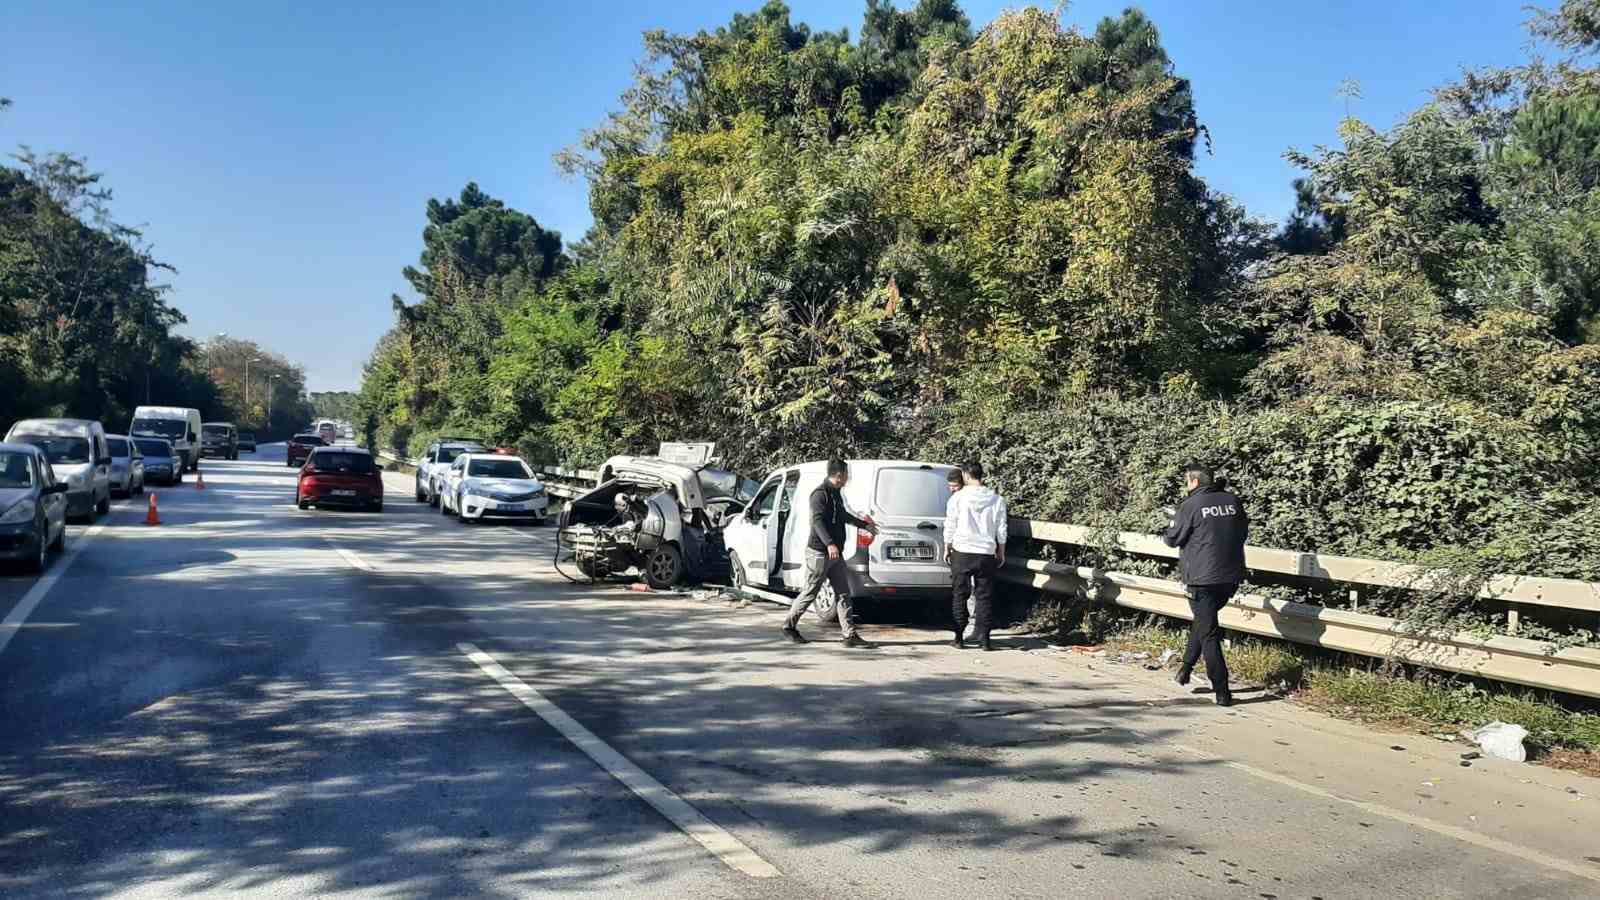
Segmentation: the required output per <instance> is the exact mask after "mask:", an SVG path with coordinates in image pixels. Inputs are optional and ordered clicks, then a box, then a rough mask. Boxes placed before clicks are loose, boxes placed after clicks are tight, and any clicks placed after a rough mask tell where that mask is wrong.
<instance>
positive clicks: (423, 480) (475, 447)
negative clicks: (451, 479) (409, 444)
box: [416, 437, 485, 506]
mask: <svg viewBox="0 0 1600 900" xmlns="http://www.w3.org/2000/svg"><path fill="white" fill-rule="evenodd" d="M484 449H485V448H484V444H483V442H482V441H480V440H478V439H477V438H466V437H441V438H439V439H438V440H436V441H434V442H433V443H431V444H429V445H428V450H427V452H426V453H424V454H422V456H420V457H418V458H417V462H416V466H417V502H418V503H427V504H429V505H430V506H438V505H439V491H440V490H441V489H442V488H443V486H444V475H445V472H447V471H449V469H450V464H451V463H453V462H455V459H456V457H458V456H460V455H461V454H463V453H482V452H483V451H484Z"/></svg>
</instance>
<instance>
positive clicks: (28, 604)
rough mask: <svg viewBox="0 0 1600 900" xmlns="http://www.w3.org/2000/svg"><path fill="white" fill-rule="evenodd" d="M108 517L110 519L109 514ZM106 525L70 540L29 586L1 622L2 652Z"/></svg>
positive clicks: (103, 522)
mask: <svg viewBox="0 0 1600 900" xmlns="http://www.w3.org/2000/svg"><path fill="white" fill-rule="evenodd" d="M107 518H108V519H109V516H108V517H107ZM105 527H106V522H105V521H101V522H100V523H99V524H97V525H91V526H89V528H88V529H87V530H85V531H84V532H83V534H81V535H79V536H78V539H77V540H75V541H69V542H68V543H67V552H66V553H63V554H61V558H60V559H58V560H56V561H55V562H56V564H55V565H53V566H51V567H50V568H48V569H46V570H45V573H44V574H43V575H40V576H39V580H38V581H35V582H34V583H33V587H31V588H28V592H27V593H26V594H23V595H22V599H21V600H18V601H17V605H16V606H13V607H12V608H11V612H10V613H9V614H8V615H7V616H6V618H5V621H3V622H0V653H4V652H5V650H6V645H7V644H9V643H11V639H12V638H14V637H16V636H17V632H18V631H21V630H22V623H23V622H26V621H27V620H28V616H30V615H32V614H33V610H34V607H36V606H38V605H39V601H41V600H43V599H44V595H45V594H48V593H50V589H51V588H53V587H55V586H56V582H57V581H60V580H61V576H63V575H65V574H67V568H68V567H70V566H71V565H72V561H73V560H75V559H77V558H78V554H79V553H82V552H83V548H84V547H86V546H88V544H89V541H90V540H91V539H92V538H93V537H94V536H95V535H97V534H99V533H100V531H101V529H103V528H105Z"/></svg>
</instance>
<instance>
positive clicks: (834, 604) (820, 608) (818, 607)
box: [811, 579, 839, 624]
mask: <svg viewBox="0 0 1600 900" xmlns="http://www.w3.org/2000/svg"><path fill="white" fill-rule="evenodd" d="M811 611H812V612H813V613H815V614H816V616H817V621H818V622H821V623H822V624H827V623H829V622H837V621H839V595H838V594H836V593H834V590H833V585H832V584H830V583H828V581H827V580H826V579H824V580H823V582H822V590H820V591H817V599H816V602H815V603H812V604H811Z"/></svg>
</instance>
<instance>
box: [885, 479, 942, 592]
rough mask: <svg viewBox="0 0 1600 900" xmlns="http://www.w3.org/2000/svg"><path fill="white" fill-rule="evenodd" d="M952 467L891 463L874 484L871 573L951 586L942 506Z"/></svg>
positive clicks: (911, 583) (898, 582) (907, 583)
mask: <svg viewBox="0 0 1600 900" xmlns="http://www.w3.org/2000/svg"><path fill="white" fill-rule="evenodd" d="M949 471H950V468H949V467H948V466H935V465H930V464H926V463H909V462H908V463H901V464H889V465H886V466H883V467H881V468H879V469H878V470H877V472H876V474H875V475H874V477H873V483H872V501H871V510H872V517H873V519H875V520H876V521H877V523H878V538H877V540H875V541H873V542H872V545H871V546H870V547H869V548H868V552H867V565H868V573H869V574H870V575H871V577H872V580H873V581H876V582H878V583H880V584H885V585H893V586H896V587H948V586H949V584H950V567H949V565H947V564H946V563H945V561H944V510H945V504H946V503H947V502H948V500H949V498H950V489H949V487H947V484H948V481H947V478H948V473H949Z"/></svg>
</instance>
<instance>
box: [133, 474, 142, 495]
mask: <svg viewBox="0 0 1600 900" xmlns="http://www.w3.org/2000/svg"><path fill="white" fill-rule="evenodd" d="M133 492H134V493H135V494H138V495H140V496H143V495H144V478H143V477H141V478H140V479H139V480H138V482H136V483H135V484H134V486H133Z"/></svg>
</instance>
